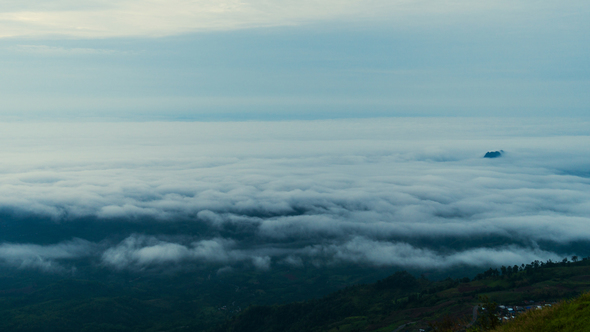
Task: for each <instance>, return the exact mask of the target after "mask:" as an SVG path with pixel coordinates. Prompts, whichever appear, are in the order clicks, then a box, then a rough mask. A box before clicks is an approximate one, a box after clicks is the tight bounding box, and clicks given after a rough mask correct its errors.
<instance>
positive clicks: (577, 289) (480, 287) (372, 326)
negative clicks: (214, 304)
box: [218, 260, 590, 332]
mask: <svg viewBox="0 0 590 332" xmlns="http://www.w3.org/2000/svg"><path fill="white" fill-rule="evenodd" d="M504 271H505V272H504ZM589 289H590V261H588V260H583V261H577V262H569V261H567V260H564V261H562V262H559V263H554V262H551V261H549V262H546V263H541V262H533V263H531V264H528V265H524V264H523V265H522V266H515V267H511V268H510V269H509V270H508V268H503V269H500V270H496V269H489V270H488V271H486V272H484V273H481V274H479V275H477V276H476V277H475V278H474V279H473V280H470V279H469V278H463V279H457V280H455V279H447V280H443V281H434V282H433V281H429V280H427V279H425V278H418V279H417V278H414V277H413V276H411V275H410V274H408V273H406V272H398V273H396V274H394V275H392V276H390V277H388V278H386V279H384V280H381V281H380V282H377V283H374V284H370V285H359V286H354V287H348V288H346V289H343V290H341V291H338V292H336V293H333V294H330V295H328V296H326V297H324V298H322V299H320V300H314V301H307V302H300V303H291V304H286V305H273V306H253V307H250V308H249V309H248V310H246V311H245V312H243V313H242V314H240V315H238V316H237V317H235V318H233V319H232V320H231V321H230V322H228V323H226V324H225V325H224V326H222V327H220V328H219V329H218V331H223V332H251V331H252V332H253V331H257V332H258V331H259V332H267V331H268V332H270V331H276V332H279V331H286V332H290V331H311V332H336V331H338V332H352V331H379V332H388V331H394V330H396V329H397V328H398V327H400V326H402V325H405V324H408V323H412V325H408V326H407V327H405V328H404V329H402V330H404V331H405V330H408V331H409V330H411V331H416V330H418V329H419V328H424V329H427V328H430V329H432V328H433V327H437V326H438V327H440V328H439V329H438V330H439V331H458V330H461V329H464V328H465V326H466V325H467V324H468V322H467V321H468V320H469V319H465V317H469V318H471V315H472V312H473V308H474V306H476V305H478V304H481V303H482V298H481V297H480V296H484V297H486V298H487V299H489V300H485V301H483V302H487V304H485V305H484V307H485V306H486V305H487V306H488V307H495V304H494V303H493V302H497V303H501V304H517V303H520V302H522V301H525V300H534V301H536V302H537V301H556V300H559V299H563V298H569V297H573V296H575V295H577V294H580V293H581V292H583V291H587V290H589ZM494 319H497V318H494V316H493V313H492V312H491V311H488V312H487V313H486V312H485V311H483V312H482V311H481V310H480V315H479V319H478V321H477V323H476V324H475V325H474V326H473V328H472V330H474V331H477V330H479V331H483V330H490V329H493V328H495V326H496V322H495V321H494ZM437 321H438V322H439V323H437ZM445 321H446V322H447V323H448V324H447V325H445V324H446V323H445ZM433 322H434V324H433ZM440 322H442V323H440ZM457 322H458V323H457ZM429 323H430V324H429ZM445 326H447V327H448V328H447V327H445ZM452 326H454V327H452ZM435 330H436V328H435Z"/></svg>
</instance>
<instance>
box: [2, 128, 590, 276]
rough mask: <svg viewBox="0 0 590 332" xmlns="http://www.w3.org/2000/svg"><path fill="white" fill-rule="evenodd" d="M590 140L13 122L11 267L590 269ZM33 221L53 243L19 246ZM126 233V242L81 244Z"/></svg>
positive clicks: (472, 132)
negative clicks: (93, 234)
mask: <svg viewBox="0 0 590 332" xmlns="http://www.w3.org/2000/svg"><path fill="white" fill-rule="evenodd" d="M589 128H590V123H589V122H588V121H586V120H584V119H569V118H565V119H555V118H553V119H531V118H522V119H481V118H478V119H470V118H407V119H406V118H394V119H362V120H322V121H283V122H216V123H202V122H179V123H174V122H162V123H157V122H150V123H4V124H0V139H1V140H2V145H1V147H0V211H1V212H2V216H1V217H0V227H3V228H4V232H5V233H4V235H3V236H2V239H4V240H2V241H3V242H2V243H0V262H2V263H3V264H5V265H8V266H14V267H19V268H40V269H43V270H47V271H50V270H55V269H57V268H59V267H60V266H62V265H64V264H73V263H72V262H75V261H77V260H80V259H90V260H92V261H94V262H95V263H96V266H100V267H101V268H106V269H112V270H142V269H143V268H148V267H150V268H153V267H158V266H170V265H174V266H180V267H182V266H183V265H190V264H193V265H194V264H209V265H218V266H226V267H227V266H229V267H231V266H233V265H234V264H247V265H251V266H254V267H256V268H258V269H261V270H267V269H272V267H273V266H275V265H277V264H280V265H289V266H293V267H298V266H304V265H305V264H314V265H316V266H331V265H334V264H357V265H360V266H397V267H400V268H423V269H431V268H438V269H441V268H449V267H454V266H458V265H462V266H481V267H487V266H494V265H496V266H497V265H502V264H504V265H507V264H521V263H528V262H531V261H533V260H537V259H538V260H547V259H552V260H561V259H562V258H563V257H566V256H571V255H580V256H587V255H589V254H590V250H586V251H584V249H583V248H585V247H587V246H585V244H588V243H590V217H589V216H590V153H589V152H590V136H589V135H590V129H589ZM500 149H502V150H504V151H505V154H504V156H503V157H501V158H497V159H484V158H483V155H484V154H485V153H486V152H487V151H495V150H500ZM31 218H37V219H43V220H46V221H45V226H44V227H51V228H52V229H54V230H56V231H55V234H56V235H55V236H54V237H53V238H50V239H49V240H47V237H46V238H44V240H43V241H39V240H36V239H37V238H38V234H37V231H36V229H35V228H34V227H35V226H31V227H32V228H30V229H28V228H26V229H27V230H26V231H22V230H20V231H19V232H21V234H19V236H17V237H9V236H8V235H10V234H8V233H7V232H11V230H13V229H19V228H18V227H17V228H15V227H13V226H14V225H15V223H27V222H29V220H31ZM89 220H90V221H89ZM115 224H116V225H124V226H121V227H123V229H124V231H120V230H119V231H117V234H118V237H116V236H110V235H109V234H105V235H104V236H100V238H99V239H96V238H94V239H90V238H88V237H86V236H85V235H84V234H86V233H84V232H80V233H79V234H77V233H76V227H78V226H77V225H80V229H82V228H83V227H82V225H84V227H85V229H86V230H87V229H88V227H91V228H92V227H94V228H95V229H97V230H99V229H102V230H103V231H104V229H109V227H113V225H115ZM148 224H149V225H150V226H149V227H151V228H149V229H150V230H149V231H148V226H147V225H148ZM179 224H182V225H184V226H183V227H178V225H179ZM47 225H49V226H47ZM89 225H90V226H89ZM153 225H157V227H156V228H153V227H152V226H153ZM187 225H188V226H187ZM193 226H194V227H193ZM62 228H64V229H65V228H67V229H68V232H60V229H62ZM72 229H73V231H72ZM154 229H157V230H161V233H158V232H155V231H154ZM7 230H8V231H7ZM197 230H198V231H197ZM15 232H16V231H15ZM29 232H30V233H29ZM66 233H67V234H68V235H67V236H66V235H63V234H66ZM98 233H100V232H97V234H98ZM60 234H61V235H60ZM72 234H73V235H72ZM15 238H16V239H20V240H18V241H16V240H14V239H15ZM8 239H9V240H8ZM37 242H39V243H37ZM581 248H582V249H581Z"/></svg>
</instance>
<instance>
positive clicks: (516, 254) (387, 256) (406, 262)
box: [300, 237, 561, 268]
mask: <svg viewBox="0 0 590 332" xmlns="http://www.w3.org/2000/svg"><path fill="white" fill-rule="evenodd" d="M300 252H301V254H303V255H307V256H311V257H324V258H327V259H328V261H343V262H353V263H363V264H372V265H389V266H401V267H404V268H450V267H453V266H457V265H471V266H481V267H486V266H499V265H502V264H504V265H509V264H510V265H511V264H519V265H520V264H521V263H523V262H531V261H534V260H541V261H545V260H548V259H552V260H558V259H561V257H560V256H558V255H556V254H554V253H551V252H547V251H543V250H539V249H538V248H536V249H529V248H520V247H516V246H506V247H500V248H473V249H469V250H465V251H461V252H453V253H449V254H441V253H437V252H434V251H432V250H428V249H421V248H415V247H413V246H411V245H409V244H407V243H391V242H383V241H374V240H369V239H365V238H361V237H356V238H354V239H352V240H350V241H348V242H347V243H344V244H339V245H329V246H312V247H307V248H304V249H302V250H301V251H300Z"/></svg>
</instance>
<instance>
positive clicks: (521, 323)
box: [493, 293, 590, 332]
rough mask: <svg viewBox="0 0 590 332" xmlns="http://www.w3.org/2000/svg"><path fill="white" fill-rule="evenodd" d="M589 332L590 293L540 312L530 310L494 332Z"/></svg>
mask: <svg viewBox="0 0 590 332" xmlns="http://www.w3.org/2000/svg"><path fill="white" fill-rule="evenodd" d="M588 330H590V293H585V294H583V295H581V296H580V297H578V298H576V299H574V300H571V301H564V302H561V303H559V304H558V305H555V306H552V307H545V308H543V309H542V310H530V311H528V312H527V313H525V314H523V315H520V316H519V317H517V318H516V319H514V320H512V321H511V322H509V323H506V324H504V325H502V326H500V327H499V328H497V329H495V330H493V331H494V332H554V331H560V332H579V331H588Z"/></svg>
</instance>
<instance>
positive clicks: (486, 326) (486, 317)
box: [477, 296, 501, 331]
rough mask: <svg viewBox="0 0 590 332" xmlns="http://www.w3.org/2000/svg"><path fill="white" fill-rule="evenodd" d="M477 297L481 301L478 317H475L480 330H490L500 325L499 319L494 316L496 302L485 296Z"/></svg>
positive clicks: (496, 306)
mask: <svg viewBox="0 0 590 332" xmlns="http://www.w3.org/2000/svg"><path fill="white" fill-rule="evenodd" d="M479 299H480V301H482V303H481V306H480V310H479V317H477V325H478V327H479V328H480V329H481V331H490V330H493V329H495V328H496V327H498V326H500V323H501V321H500V320H499V319H498V316H496V309H497V308H498V304H497V303H496V302H492V301H491V300H490V299H489V298H488V297H487V296H480V297H479Z"/></svg>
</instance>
